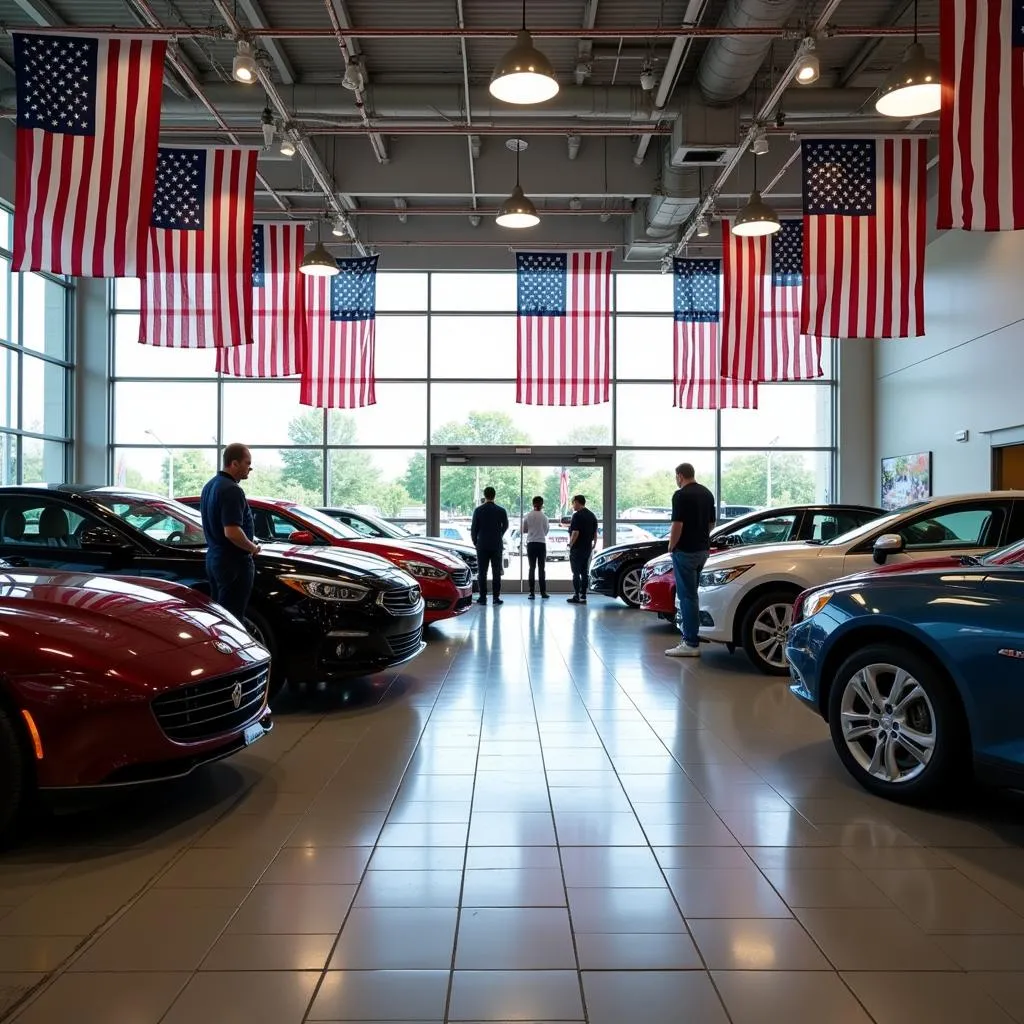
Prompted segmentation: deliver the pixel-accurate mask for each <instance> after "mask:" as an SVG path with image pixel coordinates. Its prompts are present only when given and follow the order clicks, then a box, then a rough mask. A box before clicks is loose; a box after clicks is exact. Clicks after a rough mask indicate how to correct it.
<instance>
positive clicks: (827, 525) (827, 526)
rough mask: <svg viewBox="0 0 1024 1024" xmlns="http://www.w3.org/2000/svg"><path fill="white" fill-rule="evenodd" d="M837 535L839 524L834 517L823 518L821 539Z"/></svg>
mask: <svg viewBox="0 0 1024 1024" xmlns="http://www.w3.org/2000/svg"><path fill="white" fill-rule="evenodd" d="M838 536H839V524H838V523H837V522H836V521H835V520H834V519H825V520H822V523H821V539H822V540H823V541H825V542H828V541H830V540H834V539H835V538H836V537H838Z"/></svg>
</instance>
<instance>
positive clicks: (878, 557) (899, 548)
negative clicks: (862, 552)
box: [872, 533, 907, 565]
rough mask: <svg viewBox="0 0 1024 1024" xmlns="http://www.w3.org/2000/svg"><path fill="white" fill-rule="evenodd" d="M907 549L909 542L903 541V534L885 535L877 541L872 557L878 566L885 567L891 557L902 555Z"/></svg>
mask: <svg viewBox="0 0 1024 1024" xmlns="http://www.w3.org/2000/svg"><path fill="white" fill-rule="evenodd" d="M906 547H907V542H906V541H905V540H904V539H903V537H902V535H901V534H898V533H883V534H882V536H881V537H879V538H878V539H877V540H876V541H875V546H874V549H873V550H872V557H873V558H874V560H875V562H876V564H878V565H885V560H886V559H887V558H888V557H889V555H900V554H902V553H903V552H904V551H905V550H906Z"/></svg>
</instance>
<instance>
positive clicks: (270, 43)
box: [238, 0, 296, 85]
mask: <svg viewBox="0 0 1024 1024" xmlns="http://www.w3.org/2000/svg"><path fill="white" fill-rule="evenodd" d="M238 6H239V8H240V9H241V10H242V12H243V13H244V14H245V16H246V17H247V18H248V19H249V24H250V25H252V27H253V28H254V29H256V30H257V33H256V34H257V36H259V40H260V45H261V46H262V47H263V49H264V50H266V51H267V53H268V54H269V55H270V59H271V60H272V61H273V62H274V67H276V68H277V73H278V74H279V75H280V76H281V81H282V82H283V83H284V84H285V85H294V84H295V82H296V78H295V69H294V68H293V67H292V63H291V61H290V60H289V59H288V55H287V54H286V53H285V52H284V49H283V48H282V46H281V44H280V43H278V42H277V41H276V40H274V39H273V38H267V37H264V36H262V35H260V34H259V29H261V28H269V27H270V23H269V22H268V21H267V16H266V15H265V14H264V13H263V8H262V7H260V5H259V3H258V0H238Z"/></svg>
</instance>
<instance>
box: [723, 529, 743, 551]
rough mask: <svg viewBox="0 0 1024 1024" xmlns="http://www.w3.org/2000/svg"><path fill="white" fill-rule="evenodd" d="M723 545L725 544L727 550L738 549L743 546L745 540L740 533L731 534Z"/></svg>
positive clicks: (724, 538) (725, 538)
mask: <svg viewBox="0 0 1024 1024" xmlns="http://www.w3.org/2000/svg"><path fill="white" fill-rule="evenodd" d="M721 543H723V544H725V546H726V547H727V548H738V547H740V546H741V545H742V544H743V538H742V537H741V536H740V535H739V534H738V533H730V534H729V535H728V536H727V537H723V538H722V541H721Z"/></svg>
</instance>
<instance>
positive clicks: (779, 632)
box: [753, 603, 793, 669]
mask: <svg viewBox="0 0 1024 1024" xmlns="http://www.w3.org/2000/svg"><path fill="white" fill-rule="evenodd" d="M792 622H793V605H792V604H788V603H787V604H770V605H767V606H766V607H765V608H764V609H762V611H761V613H760V615H758V617H757V618H756V619H754V627H753V634H754V636H753V640H754V650H755V651H757V653H758V656H759V657H761V658H762V659H764V661H765V662H766V663H767V664H769V665H771V667H772V668H775V669H784V668H785V667H786V664H787V662H786V634H787V633H788V632H789V627H790V625H791V624H792Z"/></svg>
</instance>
